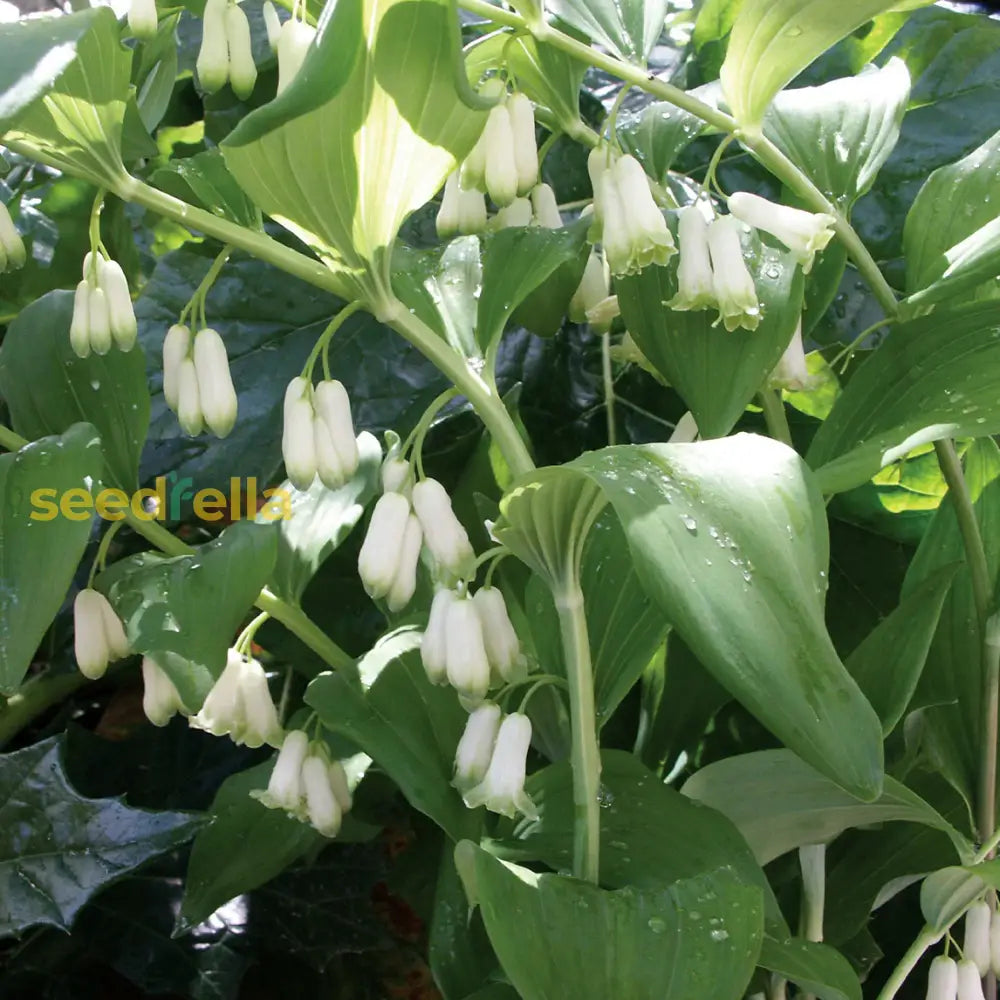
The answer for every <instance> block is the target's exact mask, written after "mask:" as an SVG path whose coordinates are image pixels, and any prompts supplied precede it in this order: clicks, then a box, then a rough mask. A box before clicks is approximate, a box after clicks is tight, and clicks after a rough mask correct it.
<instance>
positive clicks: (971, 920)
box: [962, 899, 992, 977]
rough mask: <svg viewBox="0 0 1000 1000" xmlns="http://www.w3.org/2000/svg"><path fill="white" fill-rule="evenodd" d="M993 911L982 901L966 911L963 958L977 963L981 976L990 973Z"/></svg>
mask: <svg viewBox="0 0 1000 1000" xmlns="http://www.w3.org/2000/svg"><path fill="white" fill-rule="evenodd" d="M991 921H992V911H991V910H990V906H989V903H987V902H986V901H985V900H983V899H981V900H979V902H977V903H973V904H972V906H970V907H969V908H968V910H966V911H965V939H964V941H963V942H962V957H963V958H967V959H969V960H970V961H972V962H975V964H976V968H977V969H978V970H979V975H980V976H981V977H982V976H985V975H986V973H987V972H989V971H990V923H991Z"/></svg>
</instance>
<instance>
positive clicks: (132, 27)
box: [128, 0, 157, 41]
mask: <svg viewBox="0 0 1000 1000" xmlns="http://www.w3.org/2000/svg"><path fill="white" fill-rule="evenodd" d="M156 27H157V15H156V0H130V3H129V5H128V28H129V31H131V32H132V34H133V35H135V37H136V38H139V39H142V40H143V41H147V40H149V39H150V38H155V37H156Z"/></svg>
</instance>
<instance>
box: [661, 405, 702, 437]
mask: <svg viewBox="0 0 1000 1000" xmlns="http://www.w3.org/2000/svg"><path fill="white" fill-rule="evenodd" d="M697 438H698V424H697V423H695V419H694V414H693V413H692V412H691V411H690V410H688V411H687V413H685V414H684V416H683V417H681V419H680V420H678V421H677V423H676V425H675V426H674V430H673V433H672V434H671V435H670V437H669V438H668V439H667V444H690V443H691V442H692V441H695V440H697Z"/></svg>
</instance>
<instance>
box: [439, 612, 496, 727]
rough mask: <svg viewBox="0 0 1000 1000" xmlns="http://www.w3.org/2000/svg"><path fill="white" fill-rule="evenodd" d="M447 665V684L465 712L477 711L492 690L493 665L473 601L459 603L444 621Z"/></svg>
mask: <svg viewBox="0 0 1000 1000" xmlns="http://www.w3.org/2000/svg"><path fill="white" fill-rule="evenodd" d="M445 663H446V666H447V673H448V683H449V684H451V686H452V687H453V688H455V690H456V691H457V692H458V694H459V699H460V700H461V702H462V704H463V705H464V706H465V707H466V708H474V707H475V706H476V705H478V704H479V703H480V702H482V700H483V699H484V698H485V697H486V692H487V691H489V689H490V661H489V657H488V656H487V655H486V643H485V642H484V640H483V626H482V624H481V623H480V620H479V615H478V614H477V612H476V608H475V605H473V603H472V601H470V600H466V599H460V600H456V601H454V602H453V603H452V605H451V606H450V607H449V608H448V614H447V619H446V621H445Z"/></svg>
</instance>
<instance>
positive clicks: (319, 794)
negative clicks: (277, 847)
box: [250, 729, 353, 837]
mask: <svg viewBox="0 0 1000 1000" xmlns="http://www.w3.org/2000/svg"><path fill="white" fill-rule="evenodd" d="M250 794H251V795H253V797H254V798H255V799H257V800H258V801H259V802H261V803H263V804H264V805H265V806H267V807H268V808H269V809H281V810H283V811H284V812H286V813H288V815H290V816H294V817H295V818H296V819H298V820H301V821H302V822H304V823H309V824H311V825H312V826H313V827H315V829H316V830H318V831H319V832H320V833H321V834H323V836H324V837H336V836H337V834H338V833H339V832H340V825H341V823H342V822H343V818H344V816H345V815H346V814H347V813H348V812H350V811H351V806H352V804H353V800H352V797H351V790H350V787H349V786H348V783H347V774H346V773H345V772H344V768H343V765H342V764H341V763H340V761H337V760H331V759H330V755H329V751H328V750H327V748H326V744H325V743H323V742H322V741H318V740H317V741H314V742H312V743H310V742H309V737H308V735H307V734H306V733H305V732H303V731H302V730H301V729H292V730H290V731H289V732H287V733H286V734H285V737H284V740H283V742H282V744H281V750H280V752H279V753H278V758H277V760H276V761H275V763H274V770H273V771H272V772H271V779H270V781H269V782H268V785H267V789H266V791H262V792H251V793H250Z"/></svg>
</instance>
